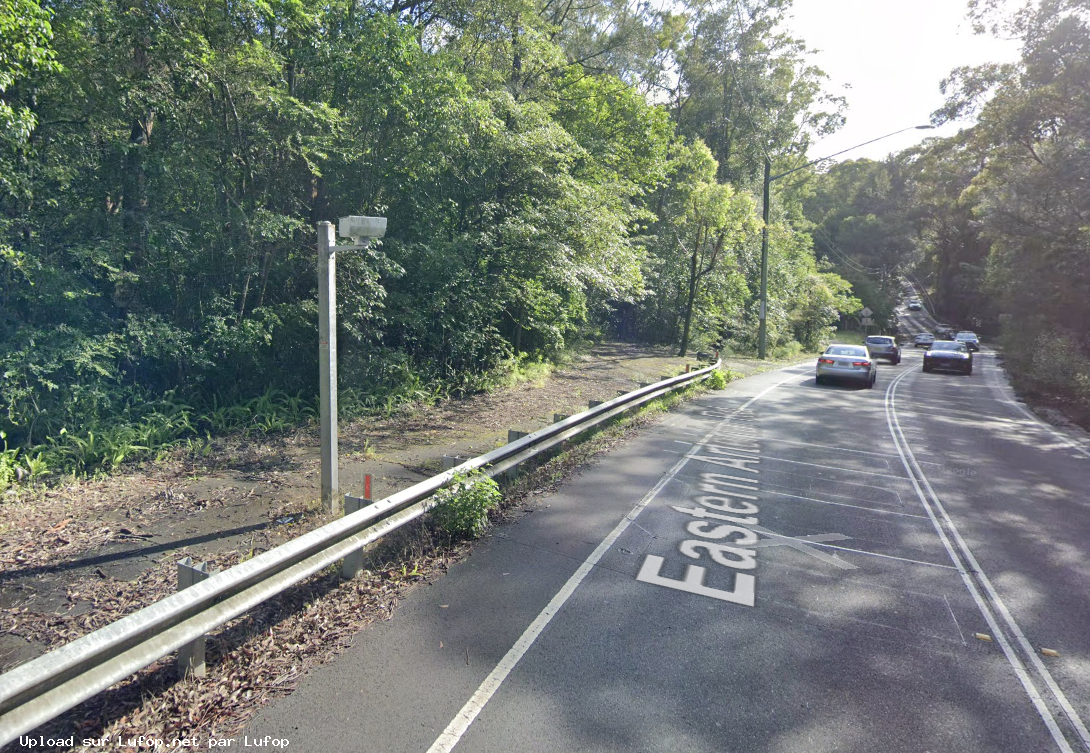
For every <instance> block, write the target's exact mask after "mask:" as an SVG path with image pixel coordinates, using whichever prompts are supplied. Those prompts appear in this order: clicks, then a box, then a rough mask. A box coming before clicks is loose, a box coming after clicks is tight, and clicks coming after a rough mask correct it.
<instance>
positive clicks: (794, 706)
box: [247, 348, 1090, 753]
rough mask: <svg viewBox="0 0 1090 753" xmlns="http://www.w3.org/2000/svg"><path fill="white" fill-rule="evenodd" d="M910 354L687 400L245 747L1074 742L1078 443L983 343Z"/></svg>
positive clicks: (572, 484)
mask: <svg viewBox="0 0 1090 753" xmlns="http://www.w3.org/2000/svg"><path fill="white" fill-rule="evenodd" d="M920 365H921V364H920V353H919V352H918V351H913V349H912V348H907V349H906V353H905V358H904V360H903V361H902V363H901V364H900V365H899V366H885V365H883V366H882V367H881V368H880V371H879V381H878V385H877V386H876V388H875V389H873V390H863V389H856V388H853V387H840V386H818V385H816V384H815V382H814V378H813V374H812V367H811V366H809V365H806V366H805V367H795V368H793V369H787V370H783V371H778V372H772V373H768V374H764V375H761V376H759V377H753V378H750V379H747V380H744V381H741V382H738V383H735V384H733V385H731V386H730V387H729V388H728V389H727V390H725V391H722V392H718V393H711V394H708V395H706V396H704V397H702V398H700V399H698V400H696V401H694V402H693V403H690V404H689V405H688V406H686V407H685V408H683V409H681V410H680V411H678V412H677V413H676V414H674V415H672V416H670V417H669V418H668V419H666V420H664V421H663V422H662V423H661V424H659V425H658V426H657V427H655V428H654V429H653V430H650V431H647V432H644V433H643V434H641V435H640V436H639V437H637V438H634V439H632V440H631V441H629V442H627V443H626V444H625V445H624V446H622V447H621V448H619V449H618V450H616V451H614V452H612V453H610V454H609V455H608V456H605V457H603V458H602V459H601V461H600V462H598V463H597V464H596V465H594V466H593V467H591V468H589V469H587V470H585V471H584V472H583V473H581V474H580V475H578V476H577V477H576V478H574V479H572V480H571V481H569V482H567V483H566V484H565V485H564V486H563V487H562V489H561V490H560V491H559V492H557V493H555V494H552V495H537V496H535V497H534V498H533V499H534V504H533V510H534V511H533V512H530V513H528V514H526V515H525V516H524V517H523V518H521V519H520V520H519V521H517V522H515V523H512V524H508V525H503V526H499V527H497V528H495V529H493V531H492V532H491V534H490V535H489V536H488V537H487V538H486V539H485V540H484V541H483V542H481V544H480V545H479V546H478V548H477V549H476V550H475V552H474V554H473V555H472V556H471V557H470V558H469V559H468V560H467V561H465V562H464V563H462V564H460V565H458V566H456V567H454V568H452V569H451V571H450V573H449V574H448V575H447V576H445V577H443V578H441V579H440V580H438V581H436V582H435V583H434V584H432V585H430V586H425V587H421V588H419V589H417V590H416V591H415V592H413V593H412V594H411V595H410V597H409V598H408V599H407V600H406V601H405V603H403V604H402V606H401V607H400V608H399V609H398V611H397V612H396V614H395V615H394V617H393V618H392V619H391V620H390V621H389V622H386V623H383V624H380V625H375V626H373V627H371V628H369V629H367V630H365V631H364V632H363V633H361V634H360V636H358V638H357V640H356V642H355V644H354V646H353V647H352V648H351V649H350V650H349V651H348V652H347V653H346V654H344V655H342V656H341V657H340V658H339V659H338V660H337V661H335V662H333V663H331V664H329V665H327V666H325V667H322V668H320V669H318V670H316V671H314V672H312V673H311V674H310V675H309V676H308V678H307V680H306V682H304V684H303V685H302V687H300V688H299V689H298V690H297V691H296V692H295V693H293V694H292V695H291V696H289V697H287V698H284V699H282V700H280V701H278V702H276V703H275V704H273V705H272V706H270V707H269V708H267V709H266V710H265V711H264V712H263V713H262V714H261V715H260V716H259V717H258V718H257V719H255V720H254V721H253V723H252V724H251V725H250V728H249V729H248V731H247V734H248V735H249V736H250V738H251V739H252V738H254V737H258V738H262V737H264V736H265V735H272V736H273V737H278V738H286V739H288V740H289V741H290V743H291V749H293V750H303V751H311V750H313V751H342V750H343V751H420V752H421V753H422V752H423V751H428V750H432V751H446V750H458V751H497V752H499V751H504V752H506V751H576V750H579V751H582V750H609V751H670V752H671V753H673V752H675V751H711V750H715V751H739V752H742V751H746V752H749V751H777V752H784V753H787V752H789V751H860V752H862V751H868V752H869V751H920V752H922V751H931V752H932V753H939V752H940V751H958V752H959V753H969V752H970V751H981V752H982V753H983V752H985V751H987V752H989V753H991V752H994V751H1016V752H1018V753H1022V752H1028V751H1079V752H1080V753H1081V752H1082V751H1086V750H1088V749H1090V739H1084V736H1085V735H1086V731H1085V725H1086V723H1087V721H1090V711H1088V709H1090V631H1087V630H1086V626H1087V625H1090V594H1088V591H1087V589H1086V587H1085V584H1086V583H1087V582H1090V581H1088V578H1087V576H1088V575H1090V555H1088V552H1087V549H1088V546H1087V544H1086V543H1085V542H1086V541H1088V540H1090V536H1088V534H1090V509H1088V507H1090V502H1088V501H1087V495H1086V493H1085V489H1086V488H1087V486H1088V483H1087V482H1088V481H1090V453H1088V452H1087V450H1086V448H1084V447H1082V446H1080V445H1078V444H1077V443H1075V444H1072V443H1071V442H1070V441H1069V440H1068V439H1067V438H1065V437H1062V436H1059V435H1057V434H1055V433H1054V432H1053V431H1052V430H1051V429H1049V428H1047V427H1044V426H1042V425H1041V424H1039V423H1037V422H1035V421H1033V420H1032V419H1031V418H1030V417H1028V416H1027V415H1025V414H1024V412H1023V409H1022V408H1020V407H1019V406H1017V405H1015V404H1014V403H1013V401H1012V400H1011V396H1010V392H1009V390H1008V389H1007V387H1006V385H1005V382H1004V381H1003V379H1002V376H1001V374H1000V373H999V371H998V370H997V367H996V365H995V363H994V361H993V359H992V357H991V356H990V355H989V354H987V353H985V354H981V355H979V356H978V364H977V367H976V369H975V371H974V374H973V375H972V376H971V377H966V376H961V375H951V374H924V373H922V371H921V370H920ZM977 634H979V635H982V636H985V638H983V639H982V638H979V637H976V636H977ZM1042 647H1043V648H1049V649H1052V650H1054V651H1055V652H1056V653H1058V654H1059V655H1058V656H1045V655H1042V654H1041V652H1040V649H1041V648H1042Z"/></svg>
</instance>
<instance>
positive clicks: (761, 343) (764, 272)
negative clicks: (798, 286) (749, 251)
mask: <svg viewBox="0 0 1090 753" xmlns="http://www.w3.org/2000/svg"><path fill="white" fill-rule="evenodd" d="M771 176H772V161H771V160H770V159H769V158H768V157H765V180H764V211H763V212H762V217H764V222H765V226H764V228H762V230H761V310H760V312H759V313H758V317H759V319H758V327H757V357H758V358H764V357H765V354H766V351H767V341H768V318H767V317H768V210H769V206H768V204H769V201H768V197H769V186H771V185H772V177H771Z"/></svg>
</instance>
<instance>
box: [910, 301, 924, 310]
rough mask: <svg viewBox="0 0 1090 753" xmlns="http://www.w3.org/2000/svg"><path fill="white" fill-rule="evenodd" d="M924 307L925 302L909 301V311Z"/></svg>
mask: <svg viewBox="0 0 1090 753" xmlns="http://www.w3.org/2000/svg"><path fill="white" fill-rule="evenodd" d="M922 308H923V304H922V303H920V302H919V301H909V302H908V310H909V311H919V310H920V309H922Z"/></svg>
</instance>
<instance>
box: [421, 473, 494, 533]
mask: <svg viewBox="0 0 1090 753" xmlns="http://www.w3.org/2000/svg"><path fill="white" fill-rule="evenodd" d="M432 499H433V504H432V506H431V507H430V508H429V512H430V514H431V517H432V520H434V521H435V523H436V524H437V525H438V526H439V527H440V528H441V529H442V530H443V531H446V532H447V533H448V534H450V535H451V536H455V537H464V538H476V537H478V536H480V535H481V534H482V533H484V531H485V529H486V528H488V512H489V511H490V510H492V509H495V508H496V507H498V506H499V504H500V499H501V495H500V487H499V485H498V484H497V483H496V482H495V481H493V480H492V479H490V478H489V477H487V476H485V475H484V474H482V473H481V472H480V470H474V471H471V472H469V473H457V474H455V475H454V479H453V480H452V482H451V484H450V486H448V487H446V488H445V489H443V490H441V491H440V492H438V493H437V494H436V495H435V496H434V497H433V498H432Z"/></svg>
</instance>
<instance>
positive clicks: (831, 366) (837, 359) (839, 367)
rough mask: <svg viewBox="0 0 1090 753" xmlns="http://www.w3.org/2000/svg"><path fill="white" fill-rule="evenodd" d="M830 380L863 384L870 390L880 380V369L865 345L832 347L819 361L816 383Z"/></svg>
mask: <svg viewBox="0 0 1090 753" xmlns="http://www.w3.org/2000/svg"><path fill="white" fill-rule="evenodd" d="M830 379H843V380H846V381H852V382H861V383H862V384H863V386H864V387H867V388H868V389H869V388H871V387H874V383H875V381H877V379H878V367H877V366H876V365H875V363H874V359H873V358H871V355H870V352H869V351H868V350H867V348H866V346H864V345H835V344H834V345H830V346H829V347H828V348H826V349H825V352H824V353H822V354H821V355H820V356H819V357H818V360H817V370H816V381H817V383H818V384H825V382H827V381H828V380H830Z"/></svg>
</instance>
